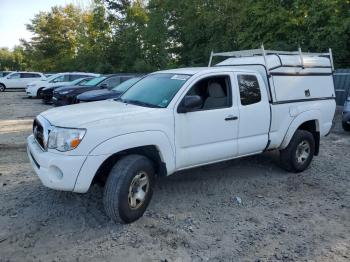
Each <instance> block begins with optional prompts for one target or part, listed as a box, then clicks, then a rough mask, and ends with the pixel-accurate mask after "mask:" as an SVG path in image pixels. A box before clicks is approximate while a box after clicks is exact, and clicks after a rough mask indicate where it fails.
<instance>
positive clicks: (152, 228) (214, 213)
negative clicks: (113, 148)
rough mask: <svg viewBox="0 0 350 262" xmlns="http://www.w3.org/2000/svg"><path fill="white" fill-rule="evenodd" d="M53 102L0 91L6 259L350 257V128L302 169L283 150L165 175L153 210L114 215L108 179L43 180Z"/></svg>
mask: <svg viewBox="0 0 350 262" xmlns="http://www.w3.org/2000/svg"><path fill="white" fill-rule="evenodd" d="M48 108H50V106H47V105H43V104H41V101H40V100H36V99H27V98H25V94H24V93H23V92H5V93H0V189H1V191H0V192H1V193H0V261H169V262H170V261H350V189H349V188H350V176H349V175H350V161H349V160H350V150H349V148H350V134H349V133H348V134H347V133H345V132H343V131H342V129H341V128H340V115H339V112H338V114H337V116H336V126H335V128H334V130H333V131H332V133H331V134H330V135H329V136H328V137H326V138H324V139H323V140H322V142H321V151H320V155H319V156H318V157H316V158H315V159H314V161H313V163H312V165H311V167H310V168H309V169H308V170H306V171H305V172H303V173H301V174H290V173H287V172H285V171H283V170H282V169H280V168H279V167H278V165H277V162H278V153H276V152H269V153H265V154H263V155H259V156H253V157H248V158H244V159H239V160H233V161H228V162H225V163H221V164H216V165H212V166H208V167H202V168H196V169H192V170H189V171H186V172H182V173H179V174H176V175H174V176H171V177H169V178H164V179H161V180H159V181H158V184H157V186H156V188H155V192H154V195H153V200H152V202H151V204H150V206H149V208H148V211H147V212H146V213H145V215H144V217H143V218H141V219H140V220H138V221H136V222H135V223H133V224H130V225H119V224H114V223H113V222H111V221H110V220H109V219H108V218H107V217H106V215H105V214H104V211H103V205H102V189H101V188H100V187H99V186H93V187H92V188H91V189H90V191H89V192H88V193H86V194H75V193H70V192H58V191H54V190H50V189H48V188H45V187H44V186H42V185H41V183H40V181H39V179H38V178H37V177H36V175H35V174H34V172H33V171H32V169H31V167H30V164H29V162H28V159H27V156H26V152H25V138H26V136H27V135H29V134H30V132H31V124H32V120H33V117H34V116H35V115H37V114H38V113H40V112H42V111H44V110H46V109H48Z"/></svg>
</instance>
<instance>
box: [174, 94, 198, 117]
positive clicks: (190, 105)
mask: <svg viewBox="0 0 350 262" xmlns="http://www.w3.org/2000/svg"><path fill="white" fill-rule="evenodd" d="M202 105H203V100H202V98H201V97H200V96H197V95H195V96H185V97H184V99H183V100H182V102H181V104H180V106H179V107H178V109H177V112H178V113H182V114H183V113H187V112H190V111H192V110H193V109H198V108H200V107H202Z"/></svg>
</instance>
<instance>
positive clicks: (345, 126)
mask: <svg viewBox="0 0 350 262" xmlns="http://www.w3.org/2000/svg"><path fill="white" fill-rule="evenodd" d="M342 125H343V129H344V130H345V131H346V132H350V125H349V124H348V123H346V122H342Z"/></svg>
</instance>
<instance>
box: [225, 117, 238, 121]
mask: <svg viewBox="0 0 350 262" xmlns="http://www.w3.org/2000/svg"><path fill="white" fill-rule="evenodd" d="M237 119H238V116H227V117H226V118H225V121H232V120H237Z"/></svg>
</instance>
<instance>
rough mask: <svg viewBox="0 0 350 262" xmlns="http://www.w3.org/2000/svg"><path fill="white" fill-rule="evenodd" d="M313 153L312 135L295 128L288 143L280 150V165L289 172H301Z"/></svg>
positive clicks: (307, 164)
mask: <svg viewBox="0 0 350 262" xmlns="http://www.w3.org/2000/svg"><path fill="white" fill-rule="evenodd" d="M314 154H315V139H314V136H313V135H312V134H311V133H310V132H308V131H305V130H297V131H296V132H295V134H294V136H293V138H292V140H291V141H290V142H289V145H288V146H287V147H286V148H285V149H283V150H281V151H280V160H281V165H282V167H283V168H284V169H285V170H287V171H289V172H295V173H298V172H302V171H304V170H305V169H306V168H307V167H308V166H309V165H310V163H311V161H312V158H313V156H314Z"/></svg>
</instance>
